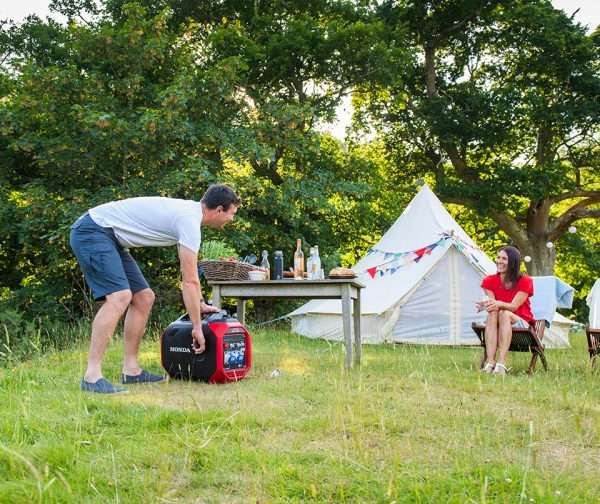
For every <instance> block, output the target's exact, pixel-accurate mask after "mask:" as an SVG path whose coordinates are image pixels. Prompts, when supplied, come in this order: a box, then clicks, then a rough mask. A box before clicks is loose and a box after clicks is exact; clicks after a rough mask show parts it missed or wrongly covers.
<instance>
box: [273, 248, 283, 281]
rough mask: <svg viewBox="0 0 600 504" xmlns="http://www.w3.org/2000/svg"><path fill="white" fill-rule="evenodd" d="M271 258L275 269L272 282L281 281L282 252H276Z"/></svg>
mask: <svg viewBox="0 0 600 504" xmlns="http://www.w3.org/2000/svg"><path fill="white" fill-rule="evenodd" d="M273 257H274V259H273V265H274V268H275V274H274V275H273V280H283V252H282V251H281V250H276V251H275V252H274V254H273Z"/></svg>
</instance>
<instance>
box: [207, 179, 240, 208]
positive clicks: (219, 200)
mask: <svg viewBox="0 0 600 504" xmlns="http://www.w3.org/2000/svg"><path fill="white" fill-rule="evenodd" d="M200 201H202V203H204V204H205V205H206V208H210V209H211V210H214V209H215V208H217V207H218V206H222V207H223V210H225V211H227V210H229V207H230V206H231V205H234V206H236V207H239V206H240V205H241V204H242V200H241V199H240V197H239V196H238V195H237V194H235V192H233V189H232V188H231V187H229V186H226V185H225V184H213V185H211V186H210V187H209V188H208V189H207V190H206V192H205V193H204V196H202V199H201V200H200Z"/></svg>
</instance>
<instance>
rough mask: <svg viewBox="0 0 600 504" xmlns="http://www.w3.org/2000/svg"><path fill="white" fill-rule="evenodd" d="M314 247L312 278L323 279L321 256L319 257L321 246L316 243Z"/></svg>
mask: <svg viewBox="0 0 600 504" xmlns="http://www.w3.org/2000/svg"><path fill="white" fill-rule="evenodd" d="M313 249H314V257H313V260H312V271H313V275H312V279H313V280H322V279H321V258H320V257H319V246H318V245H315V246H314V247H313Z"/></svg>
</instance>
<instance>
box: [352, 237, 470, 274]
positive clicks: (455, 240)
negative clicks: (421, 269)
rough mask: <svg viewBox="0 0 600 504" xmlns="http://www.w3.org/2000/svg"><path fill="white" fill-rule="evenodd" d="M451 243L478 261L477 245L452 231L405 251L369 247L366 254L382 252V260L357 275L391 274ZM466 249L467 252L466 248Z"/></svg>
mask: <svg viewBox="0 0 600 504" xmlns="http://www.w3.org/2000/svg"><path fill="white" fill-rule="evenodd" d="M450 243H452V244H453V245H454V246H455V247H456V248H457V249H458V250H459V251H460V252H462V253H463V254H465V255H468V256H469V257H470V259H472V260H473V261H474V262H475V263H479V259H478V258H477V256H476V255H475V254H474V253H473V251H476V250H479V249H478V248H477V247H474V246H473V245H471V244H469V243H467V242H466V241H465V240H463V239H462V238H460V237H458V236H456V235H455V234H454V232H453V231H450V232H443V233H440V239H439V240H438V241H436V242H434V243H430V244H429V245H426V246H425V247H421V248H419V249H416V250H410V251H407V252H389V251H386V250H380V249H376V248H371V249H369V251H368V252H367V255H371V254H382V255H383V262H382V263H381V264H378V265H376V266H371V267H370V268H367V269H366V270H364V271H362V272H359V273H358V274H359V275H366V274H368V275H369V276H370V277H371V278H375V277H376V276H378V277H382V276H384V275H388V274H389V275H393V274H394V273H396V271H398V270H399V269H401V268H405V267H407V266H410V265H412V264H415V263H418V262H419V261H420V260H421V259H423V258H424V257H425V256H427V255H430V254H431V252H432V251H433V250H435V249H436V248H437V247H440V246H442V245H448V244H450ZM466 249H468V254H467V250H466Z"/></svg>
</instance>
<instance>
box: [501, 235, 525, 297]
mask: <svg viewBox="0 0 600 504" xmlns="http://www.w3.org/2000/svg"><path fill="white" fill-rule="evenodd" d="M500 250H502V251H504V252H505V253H506V255H507V257H508V264H507V267H506V275H505V277H504V280H505V283H507V284H510V288H511V289H514V288H515V285H517V282H518V281H519V278H521V252H519V249H518V248H516V247H511V246H510V245H508V246H506V247H502V248H501V249H500Z"/></svg>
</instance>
